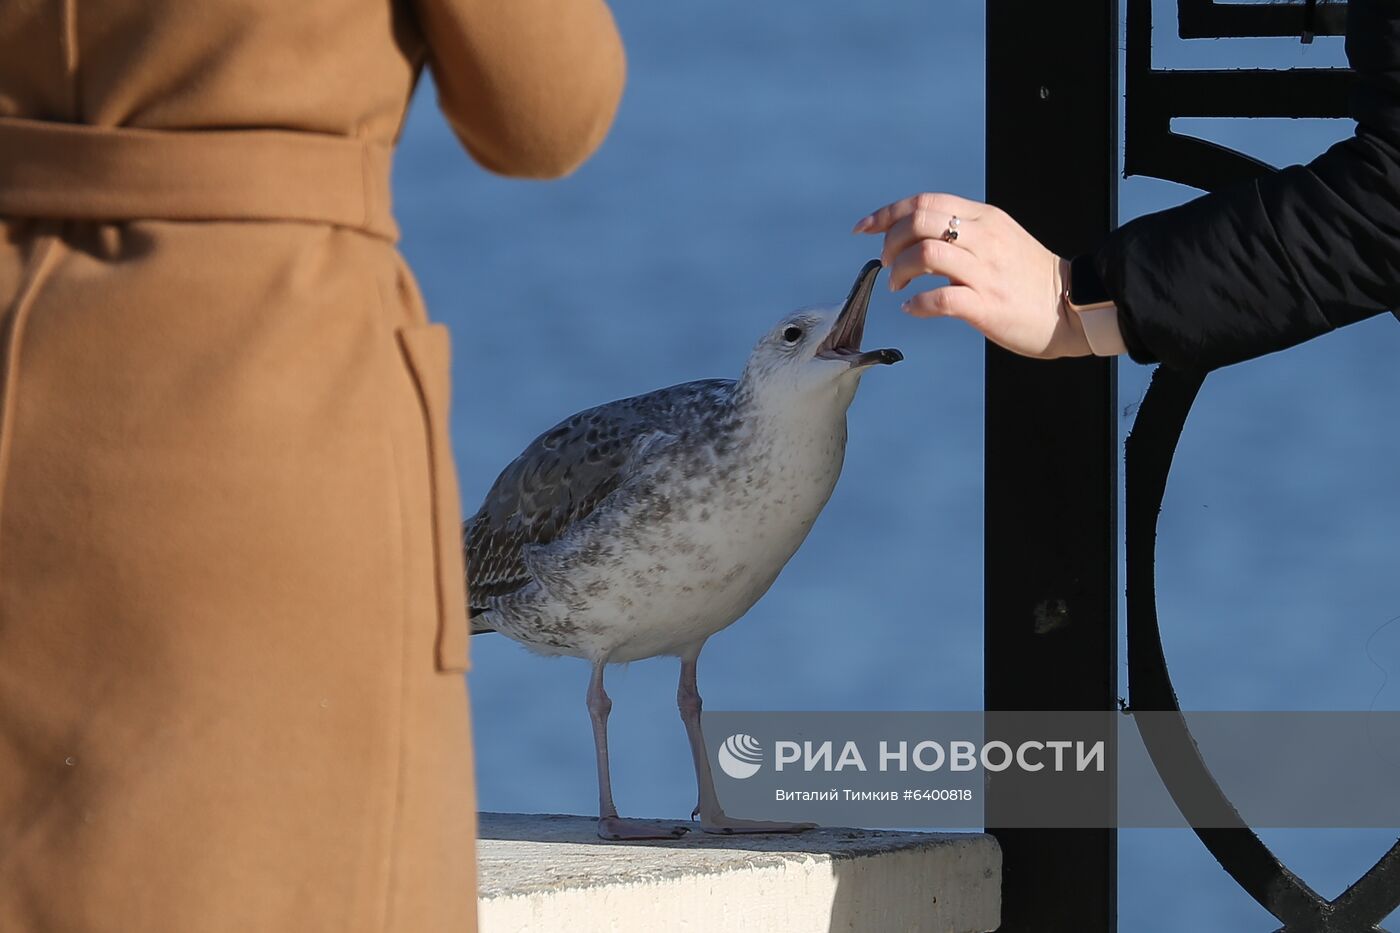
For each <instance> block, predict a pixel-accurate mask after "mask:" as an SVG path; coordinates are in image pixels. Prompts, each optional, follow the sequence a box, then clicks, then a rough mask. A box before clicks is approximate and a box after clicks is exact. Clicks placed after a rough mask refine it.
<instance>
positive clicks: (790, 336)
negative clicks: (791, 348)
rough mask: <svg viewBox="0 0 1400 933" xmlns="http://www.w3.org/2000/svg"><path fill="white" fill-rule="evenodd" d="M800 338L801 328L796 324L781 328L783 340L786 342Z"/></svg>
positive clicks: (794, 341) (793, 341)
mask: <svg viewBox="0 0 1400 933" xmlns="http://www.w3.org/2000/svg"><path fill="white" fill-rule="evenodd" d="M801 339H802V328H800V327H797V326H792V327H787V328H784V330H783V340H784V341H786V342H787V343H797V341H799V340H801Z"/></svg>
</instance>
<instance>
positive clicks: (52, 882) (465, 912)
mask: <svg viewBox="0 0 1400 933" xmlns="http://www.w3.org/2000/svg"><path fill="white" fill-rule="evenodd" d="M424 64H427V65H429V66H430V67H431V68H432V71H433V73H434V76H435V78H436V82H437V85H438V89H439V97H440V101H441V105H442V108H443V110H444V111H445V112H446V114H447V116H448V118H449V120H450V121H451V123H452V125H453V127H454V128H455V129H456V131H457V133H458V135H459V136H460V137H461V139H462V142H463V143H464V144H465V145H466V147H467V148H468V149H469V150H470V151H471V153H472V155H473V156H475V158H476V159H477V161H478V162H480V163H481V164H482V165H484V166H486V167H487V168H489V169H492V170H494V171H497V172H503V173H506V174H511V175H523V176H535V177H547V176H556V175H560V174H563V173H565V172H567V171H569V170H570V169H572V168H573V167H574V166H576V165H577V164H578V163H579V162H580V161H582V160H583V159H584V158H585V157H586V156H587V155H588V154H589V153H590V152H591V151H592V150H593V149H594V148H595V147H596V146H597V145H598V143H599V142H600V140H601V139H602V137H603V135H604V134H605V132H606V130H607V128H608V125H609V123H610V122H611V119H612V115H613V112H614V109H615V107H616V105H617V101H618V98H619V96H620V93H621V87H622V83H623V56H622V50H621V46H620V43H619V40H618V37H617V34H616V31H615V29H614V26H613V22H612V19H611V17H610V15H609V13H608V11H607V8H606V7H605V6H604V5H603V3H602V0H511V2H509V3H487V2H484V0H418V2H416V3H411V4H410V3H409V2H407V0H316V2H307V3H296V2H282V0H198V2H191V0H6V2H3V3H0V231H3V238H0V930H4V931H6V933H20V931H45V933H48V931H95V930H104V931H107V930H112V931H140V933H151V931H181V933H185V931H206V930H207V931H224V930H227V931H240V933H243V931H255V930H256V931H297V933H309V931H337V933H340V931H413V933H424V931H428V933H433V931H448V930H451V931H454V933H461V931H464V930H470V929H471V928H472V927H473V916H474V903H475V897H474V880H475V879H474V859H473V835H474V795H473V781H472V760H471V753H470V739H469V723H468V711H467V703H466V693H465V685H464V678H463V677H462V675H461V673H460V672H462V671H463V670H465V668H466V665H467V641H468V636H467V627H466V626H467V622H466V616H465V611H464V606H463V603H464V594H463V572H462V565H461V558H460V556H459V555H460V538H459V531H458V528H459V521H460V512H459V505H458V497H457V490H456V480H455V476H454V473H453V464H452V453H451V443H450V439H449V437H448V420H447V404H448V397H449V394H450V393H449V383H448V338H447V334H446V333H445V332H444V330H443V329H442V327H441V325H432V324H429V323H427V320H426V318H425V316H424V311H423V308H422V305H421V303H420V301H419V298H418V294H417V292H416V290H415V288H414V284H413V280H412V278H411V276H410V275H409V273H408V270H407V269H406V268H405V267H404V265H403V262H402V260H401V259H400V257H399V255H398V253H397V252H396V250H395V248H394V241H395V236H396V231H395V227H394V222H393V219H392V215H391V212H390V208H389V176H388V173H389V162H390V155H391V152H392V148H393V144H394V141H395V137H396V136H397V134H398V132H399V128H400V125H401V122H402V120H403V116H404V110H405V107H406V106H407V103H408V100H409V96H410V95H411V93H412V91H413V87H414V83H415V81H416V80H417V78H418V76H419V73H420V71H421V69H422V67H423V66H424ZM462 222H463V223H464V224H467V223H478V224H489V222H490V218H482V217H473V216H472V215H471V213H470V205H465V206H464V211H463V217H462ZM522 248H527V247H526V246H525V245H523V244H522ZM464 260H466V261H469V260H470V257H464Z"/></svg>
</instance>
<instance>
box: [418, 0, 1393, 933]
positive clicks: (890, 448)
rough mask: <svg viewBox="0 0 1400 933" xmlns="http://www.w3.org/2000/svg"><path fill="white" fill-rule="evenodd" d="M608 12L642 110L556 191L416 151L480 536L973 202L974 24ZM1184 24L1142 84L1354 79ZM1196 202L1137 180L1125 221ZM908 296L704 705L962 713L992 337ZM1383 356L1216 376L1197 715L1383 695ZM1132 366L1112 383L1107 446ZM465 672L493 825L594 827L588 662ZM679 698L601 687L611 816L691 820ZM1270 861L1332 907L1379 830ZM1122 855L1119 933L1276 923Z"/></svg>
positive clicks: (1198, 547) (1388, 601)
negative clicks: (935, 201)
mask: <svg viewBox="0 0 1400 933" xmlns="http://www.w3.org/2000/svg"><path fill="white" fill-rule="evenodd" d="M614 8H615V10H616V13H617V17H618V20H619V23H620V26H621V28H622V32H623V34H624V37H625V40H626V42H627V45H628V49H629V55H630V66H631V68H630V72H631V73H630V81H629V86H628V91H627V95H626V98H625V100H624V102H623V106H622V109H621V113H620V115H619V117H618V121H617V125H616V127H615V129H614V131H613V133H612V136H611V137H610V138H609V140H608V142H607V143H606V144H605V146H604V147H603V149H602V150H601V151H600V152H599V154H598V155H597V157H596V158H594V159H593V160H592V161H591V162H590V163H589V164H588V165H587V166H585V167H584V168H583V169H582V170H581V171H579V172H578V173H577V174H576V175H574V176H573V177H571V178H569V179H567V180H565V181H562V182H557V183H551V184H538V183H526V182H517V181H508V180H502V179H498V178H494V177H491V176H489V175H487V174H486V173H484V172H483V171H481V170H480V169H478V168H476V167H475V166H473V165H472V164H471V163H470V161H469V160H468V159H467V158H466V157H465V156H464V155H463V154H462V153H461V151H460V150H459V149H458V147H457V145H456V144H455V141H454V140H453V138H452V137H451V134H450V133H449V131H448V130H447V129H446V127H445V125H444V124H443V122H442V121H441V119H440V118H439V117H438V115H437V114H436V112H435V111H434V108H433V102H432V88H431V87H430V86H425V87H424V88H423V89H422V91H421V92H420V95H419V98H418V100H417V102H416V104H415V107H414V111H413V114H412V116H411V119H410V121H409V124H408V128H407V131H406V134H405V138H404V141H403V146H402V149H401V155H400V159H399V162H398V165H397V169H396V196H397V199H398V209H399V214H400V217H401V219H402V221H403V226H404V230H405V236H404V243H403V248H404V251H405V253H406V254H407V256H408V258H409V260H410V262H411V263H412V265H413V267H414V268H415V270H416V271H417V273H418V275H419V278H420V280H421V283H422V286H423V290H424V293H425V295H426V297H427V300H428V304H429V307H430V309H431V311H432V313H433V315H434V316H436V317H437V318H438V319H440V320H444V321H447V322H448V323H449V324H451V325H452V327H453V331H454V340H455V352H456V361H457V385H456V392H455V400H454V401H455V414H454V432H455V435H454V439H455V447H456V454H457V458H458V463H459V465H460V469H461V478H462V486H463V494H464V499H465V500H466V501H465V505H466V508H467V510H468V511H471V510H473V509H474V508H475V506H476V504H477V503H478V502H479V500H480V497H481V496H482V494H483V493H484V492H485V491H486V489H487V488H488V486H489V485H490V483H491V481H492V480H493V479H494V478H495V475H496V473H497V472H498V471H499V470H500V468H501V467H502V466H503V465H504V464H505V463H506V462H507V461H509V460H510V459H511V458H512V457H513V456H514V455H515V454H516V453H517V452H518V451H519V449H520V448H521V447H522V446H523V445H524V444H525V443H526V442H527V441H529V440H530V439H531V438H532V437H533V436H534V435H535V434H537V433H538V432H539V431H540V430H542V429H544V428H546V427H548V426H549V425H551V424H553V423H554V422H555V421H557V420H558V419H559V418H561V417H563V416H564V415H567V414H569V413H571V412H573V411H575V410H577V409H579V408H582V407H585V406H588V405H592V404H595V403H598V402H602V401H605V400H608V399H611V398H616V397H619V396H623V395H630V394H634V393H637V392H642V391H646V390H649V389H652V388H656V387H659V386H662V385H666V384H669V383H673V382H679V381H684V380H687V379H693V378H700V377H707V376H733V375H736V374H737V373H738V370H739V368H740V367H741V366H742V363H743V360H744V358H745V356H746V355H747V353H748V350H749V348H750V347H751V346H752V344H753V342H754V341H755V339H756V338H757V337H758V336H759V335H760V334H761V333H762V332H763V331H765V330H766V329H767V328H768V327H769V326H770V325H771V324H772V323H773V322H774V321H776V319H777V317H778V315H780V314H781V313H782V312H784V311H786V310H788V309H790V308H792V307H796V306H798V305H802V304H809V303H815V302H830V301H835V300H839V298H840V297H841V296H842V295H843V294H844V292H845V290H846V288H847V287H848V286H849V284H850V280H851V278H852V276H853V275H854V273H855V271H856V270H857V269H858V268H859V266H860V264H861V263H862V262H863V261H864V260H866V259H868V258H870V256H871V255H872V253H873V250H874V243H873V242H872V241H866V240H861V239H857V238H854V237H851V236H849V235H847V233H846V231H847V230H848V229H849V228H850V225H851V223H852V222H853V221H854V220H855V218H856V217H858V216H860V215H861V214H863V213H864V212H866V211H867V210H869V209H871V208H873V207H875V206H877V205H879V204H881V203H884V202H885V201H887V200H891V199H893V198H896V197H899V196H902V195H905V194H909V193H913V192H915V191H919V190H926V189H935V190H937V189H942V190H948V191H954V192H957V193H960V194H964V195H968V196H972V197H980V196H981V195H982V192H983V174H982V163H983V144H982V136H983V112H984V99H983V53H982V43H983V23H982V18H983V13H982V6H981V4H980V3H974V2H965V0H958V2H952V0H943V2H942V3H940V4H938V5H936V6H935V5H931V4H928V3H914V2H912V0H903V2H885V0H880V2H871V3H865V4H849V3H838V2H834V0H819V2H818V0H811V2H807V3H804V4H755V3H740V2H737V0H724V2H719V0H712V2H709V3H706V4H703V5H702V4H680V5H678V4H658V3H648V2H642V0H623V2H618V3H616V4H615V5H614ZM1169 26H1170V23H1169V22H1165V21H1164V22H1163V23H1162V24H1161V26H1160V28H1159V31H1158V36H1159V41H1160V42H1161V43H1162V45H1161V46H1160V49H1159V53H1158V57H1157V63H1158V64H1159V65H1169V66H1177V67H1188V66H1195V67H1200V66H1205V65H1214V66H1219V65H1222V64H1253V63H1257V62H1267V63H1269V64H1272V65H1279V66H1287V65H1294V64H1310V65H1328V64H1333V63H1335V62H1337V61H1339V60H1340V55H1341V49H1340V43H1339V42H1337V41H1335V40H1319V42H1318V43H1317V44H1316V45H1315V46H1313V47H1311V48H1309V49H1304V48H1302V47H1301V46H1299V45H1298V44H1297V43H1289V42H1278V41H1235V42H1214V43H1213V42H1192V43H1185V42H1179V41H1176V42H1173V41H1172V40H1171V34H1170V31H1169ZM1200 122H1201V121H1197V123H1196V124H1193V125H1192V126H1190V127H1188V128H1189V129H1191V131H1193V132H1202V133H1206V134H1209V135H1211V136H1212V137H1213V138H1218V139H1221V140H1223V141H1227V142H1229V143H1230V144H1232V145H1238V146H1241V147H1244V148H1247V149H1248V150H1249V151H1251V152H1254V153H1256V154H1259V155H1261V156H1264V157H1266V158H1269V159H1270V161H1274V162H1276V163H1282V162H1287V161H1291V160H1297V159H1306V158H1308V157H1309V156H1311V155H1312V154H1313V153H1315V152H1317V151H1319V150H1320V149H1321V148H1323V147H1324V146H1325V145H1326V144H1327V143H1328V142H1329V141H1331V140H1333V139H1336V138H1338V137H1339V136H1341V135H1344V134H1345V133H1347V132H1349V126H1348V125H1346V124H1343V123H1341V122H1328V121H1260V122H1258V123H1255V124H1252V125H1248V126H1245V125H1240V124H1236V123H1229V122H1224V123H1221V122H1219V121H1217V122H1215V123H1212V124H1211V125H1209V126H1201V125H1199V124H1200ZM1045 144H1046V145H1062V144H1064V141H1063V140H1046V141H1045ZM1027 170H1028V171H1032V170H1034V151H1033V148H1032V149H1028V152H1027ZM1191 194H1192V192H1190V191H1188V190H1186V189H1182V188H1179V187H1177V186H1175V185H1170V184H1166V183H1160V182H1153V181H1146V180H1129V181H1127V182H1125V183H1124V184H1123V185H1122V188H1121V202H1122V212H1123V216H1124V218H1127V217H1131V216H1134V215H1136V214H1137V213H1141V212H1143V211H1146V210H1153V209H1158V208H1161V207H1165V206H1168V205H1170V204H1173V203H1177V202H1179V201H1180V200H1182V199H1184V198H1186V197H1189V196H1190V195H1191ZM898 301H899V299H898V298H897V297H895V296H893V295H890V294H889V293H888V292H885V291H883V290H882V291H881V292H879V293H878V294H877V296H876V298H875V301H874V304H873V307H872V312H871V322H870V325H869V329H868V332H867V333H868V336H867V340H868V342H870V343H871V344H877V345H882V346H898V347H901V348H902V349H903V350H904V351H905V353H906V355H907V357H908V359H907V361H906V362H905V363H903V364H901V365H899V366H896V367H892V368H890V369H883V370H880V371H877V372H873V373H871V374H870V376H869V377H868V378H867V379H866V380H865V385H864V386H863V387H862V389H861V392H860V395H859V397H858V398H857V399H856V402H855V405H854V406H853V408H852V410H851V415H850V427H851V432H850V434H851V437H850V448H849V453H848V457H847V463H846V470H845V474H844V475H843V477H842V480H841V483H840V485H839V486H838V487H837V490H836V493H835V495H834V496H833V498H832V500H831V504H830V505H829V506H828V507H827V510H826V512H825V513H824V514H823V516H822V518H821V519H820V521H819V522H818V523H817V526H816V528H815V529H814V530H813V532H812V535H811V537H810V539H809V540H808V542H807V544H806V545H805V546H804V547H803V549H802V551H801V552H800V553H799V554H798V555H797V556H796V557H795V558H794V559H793V561H792V563H791V564H790V565H789V566H788V568H787V570H786V571H785V572H784V574H783V575H782V577H781V578H780V579H779V580H778V582H777V584H775V586H774V587H773V589H772V591H771V592H770V593H769V594H768V595H767V596H766V597H765V598H764V599H763V600H762V601H761V602H760V603H759V605H758V606H757V607H755V608H754V610H753V611H752V612H750V613H749V615H748V616H747V617H746V618H744V619H743V620H741V621H740V622H739V623H738V624H736V625H735V626H733V627H732V628H731V629H729V630H727V631H725V632H723V633H721V634H720V635H718V636H716V637H715V638H713V639H712V640H711V642H710V644H709V646H708V648H707V649H706V652H705V655H704V656H703V658H702V659H701V675H700V676H701V689H702V692H703V693H704V695H705V697H706V700H707V703H708V705H709V706H710V707H711V708H728V709H765V708H766V709H978V708H980V706H981V669H982V654H981V645H982V631H981V613H982V574H981V554H982V525H981V508H982V506H981V500H982V399H981V391H982V345H981V341H980V338H978V337H977V336H976V335H975V334H973V333H972V332H971V331H970V330H968V329H967V328H966V327H964V326H962V325H959V324H957V323H955V322H949V321H936V322H928V321H916V320H911V319H909V318H907V317H905V316H904V315H902V314H899V313H898V311H897V307H898ZM1397 359H1400V325H1397V323H1396V322H1395V321H1394V320H1393V319H1390V318H1385V319H1378V320H1375V321H1372V322H1369V323H1367V324H1364V325H1361V326H1358V327H1355V328H1352V329H1350V330H1349V331H1347V332H1343V333H1339V334H1335V335H1332V336H1330V337H1328V338H1325V339H1323V340H1319V341H1315V342H1314V344H1312V345H1310V346H1306V347H1302V348H1298V349H1296V350H1293V351H1289V352H1287V353H1284V354H1280V355H1278V356H1276V357H1273V358H1270V359H1267V360H1263V361H1259V362H1257V363H1252V364H1249V365H1246V366H1241V367H1237V368H1236V369H1234V370H1230V371H1225V372H1221V373H1218V374H1216V375H1213V376H1212V377H1211V379H1210V380H1209V381H1208V383H1207V386H1206V389H1205V391H1204V393H1203V397H1202V401H1201V402H1200V403H1199V404H1198V406H1197V410H1196V412H1195V413H1194V414H1193V416H1192V420H1191V423H1190V424H1189V426H1188V430H1187V433H1186V437H1185V439H1184V442H1183V446H1182V450H1181V453H1180V455H1179V457H1178V463H1179V465H1178V467H1177V468H1176V470H1175V472H1174V473H1173V482H1172V486H1171V489H1170V491H1169V494H1168V498H1167V503H1166V508H1165V511H1164V514H1163V519H1162V524H1161V533H1162V540H1161V544H1160V554H1161V561H1160V569H1159V573H1160V589H1161V611H1162V618H1163V625H1164V628H1165V637H1166V644H1167V651H1168V656H1169V657H1170V658H1171V660H1172V664H1173V669H1174V671H1175V675H1176V678H1177V683H1178V686H1179V688H1180V690H1181V693H1182V699H1183V703H1184V704H1185V705H1186V706H1188V707H1191V708H1197V709H1295V708H1296V709H1306V708H1319V709H1366V708H1369V707H1371V706H1373V705H1374V706H1376V707H1384V708H1391V709H1394V708H1397V706H1400V623H1397V624H1396V625H1392V626H1390V627H1388V628H1385V627H1383V626H1384V623H1386V622H1387V620H1389V619H1392V618H1394V617H1396V616H1397V615H1400V574H1397V573H1396V569H1397V567H1396V561H1395V559H1394V556H1395V553H1396V549H1397V548H1396V545H1397V544H1398V543H1400V532H1397V530H1396V517H1397V516H1400V490H1397V488H1396V483H1395V482H1394V480H1395V475H1396V466H1397V462H1400V431H1397V430H1396V414H1395V413H1396V410H1397V405H1400V368H1397V367H1396V366H1395V365H1394V363H1395V360H1397ZM1147 377H1148V370H1147V369H1145V368H1143V367H1138V366H1136V365H1134V364H1132V363H1124V364H1123V366H1122V376H1121V394H1122V404H1123V407H1124V409H1125V413H1124V417H1123V421H1122V423H1123V427H1124V431H1125V432H1126V428H1127V426H1128V425H1129V424H1130V422H1131V414H1132V404H1133V402H1134V401H1135V400H1136V399H1138V398H1139V397H1140V395H1141V392H1142V389H1143V387H1144V386H1145V384H1146V380H1147ZM472 647H473V650H474V653H475V655H474V670H473V674H472V677H471V685H472V695H473V702H474V704H475V722H476V734H477V747H478V755H479V758H478V761H479V772H480V802H481V805H482V807H483V808H486V809H493V810H528V811H553V812H576V813H589V812H593V810H594V808H595V806H596V790H595V784H594V772H593V755H592V742H591V736H590V732H589V726H588V720H587V716H586V713H585V710H584V705H583V694H584V688H585V686H586V683H587V670H586V667H585V665H583V664H582V663H580V662H578V661H574V660H571V659H556V660H545V659H541V658H537V657H534V656H532V655H530V654H528V653H526V652H525V651H524V650H523V649H521V648H520V647H518V646H516V645H514V644H513V643H510V642H508V641H506V640H504V639H502V638H499V637H498V636H482V637H478V638H476V639H474V640H473V645H472ZM675 675H676V665H675V662H674V661H648V662H642V663H638V664H634V665H631V666H630V667H628V668H625V669H616V670H614V671H612V672H610V674H609V681H608V689H609V691H610V693H611V694H612V696H613V699H614V703H615V706H614V712H613V720H612V722H613V726H612V744H613V755H614V765H613V772H614V781H615V789H616V793H617V798H618V802H619V805H620V807H621V808H622V809H623V811H624V812H626V813H631V814H638V815H670V816H682V815H685V814H687V813H688V812H689V808H690V806H691V804H692V803H693V797H694V789H693V775H692V772H691V766H690V763H689V757H688V754H687V751H686V745H685V740H684V736H683V733H682V730H681V728H680V724H679V721H678V718H677V715H676V712H675V705H674V692H675ZM1387 676H1388V677H1389V679H1388V680H1387ZM1325 790H1326V789H1320V792H1325ZM1266 838H1267V839H1268V840H1269V841H1270V842H1271V843H1273V844H1275V845H1276V846H1277V848H1278V850H1279V851H1280V853H1281V855H1282V856H1283V857H1284V859H1285V860H1286V861H1287V862H1288V863H1289V864H1290V865H1291V866H1292V867H1293V868H1294V869H1295V870H1296V871H1297V872H1298V873H1299V874H1300V875H1302V876H1303V877H1304V878H1305V879H1307V880H1308V881H1309V882H1310V883H1312V884H1313V885H1314V886H1315V887H1316V888H1318V889H1319V890H1320V891H1321V892H1323V893H1324V894H1328V895H1335V894H1337V893H1339V892H1340V891H1341V890H1342V889H1343V888H1344V887H1345V886H1346V884H1348V883H1349V882H1350V881H1351V880H1353V879H1354V878H1356V877H1357V876H1358V875H1359V874H1360V873H1361V872H1362V871H1363V870H1364V869H1365V868H1366V867H1367V866H1368V865H1369V864H1370V862H1371V861H1372V860H1373V859H1374V858H1375V857H1376V856H1377V855H1379V854H1380V852H1381V851H1383V850H1384V849H1385V848H1386V847H1387V846H1388V845H1389V844H1390V843H1391V842H1393V841H1394V834H1393V833H1391V834H1389V835H1387V834H1386V833H1381V832H1376V833H1355V832H1347V833H1343V832H1336V833H1330V832H1290V833H1277V832H1276V833H1269V834H1266ZM1120 845H1121V853H1122V855H1121V871H1122V882H1121V892H1120V914H1121V918H1122V919H1121V929H1123V930H1124V931H1132V933H1157V931H1162V933H1168V931H1170V933H1176V931H1205V933H1212V931H1217V930H1218V931H1227V930H1229V931H1234V930H1260V931H1267V930H1271V929H1273V928H1274V927H1273V926H1271V925H1270V921H1269V918H1268V917H1267V916H1266V915H1265V914H1264V912H1263V911H1262V910H1261V909H1260V908H1258V907H1256V906H1255V905H1253V903H1252V902H1251V901H1249V899H1248V898H1247V897H1246V896H1244V895H1243V894H1241V893H1240V892H1239V890H1238V889H1237V888H1236V887H1235V885H1234V884H1233V882H1231V881H1230V880H1229V879H1228V878H1227V877H1226V876H1225V875H1224V873H1223V872H1221V870H1220V869H1219V868H1218V866H1216V865H1215V863H1214V862H1213V861H1212V860H1211V859H1210V857H1209V856H1208V855H1207V854H1206V853H1205V852H1204V850H1202V849H1201V848H1200V846H1199V844H1198V843H1197V842H1196V840H1195V839H1194V837H1192V836H1190V835H1189V834H1186V833H1178V832H1169V831H1133V832H1124V833H1123V834H1122V836H1121V842H1120Z"/></svg>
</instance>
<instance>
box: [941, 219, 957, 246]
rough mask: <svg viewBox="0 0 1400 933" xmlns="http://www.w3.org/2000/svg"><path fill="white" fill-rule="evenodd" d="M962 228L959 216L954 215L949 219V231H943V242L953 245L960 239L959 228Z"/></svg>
mask: <svg viewBox="0 0 1400 933" xmlns="http://www.w3.org/2000/svg"><path fill="white" fill-rule="evenodd" d="M960 226H962V221H961V220H958V215H956V214H954V215H953V216H952V217H949V218H948V229H947V230H944V231H943V242H945V243H952V242H953V241H954V240H956V239H957V238H958V227H960Z"/></svg>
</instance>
